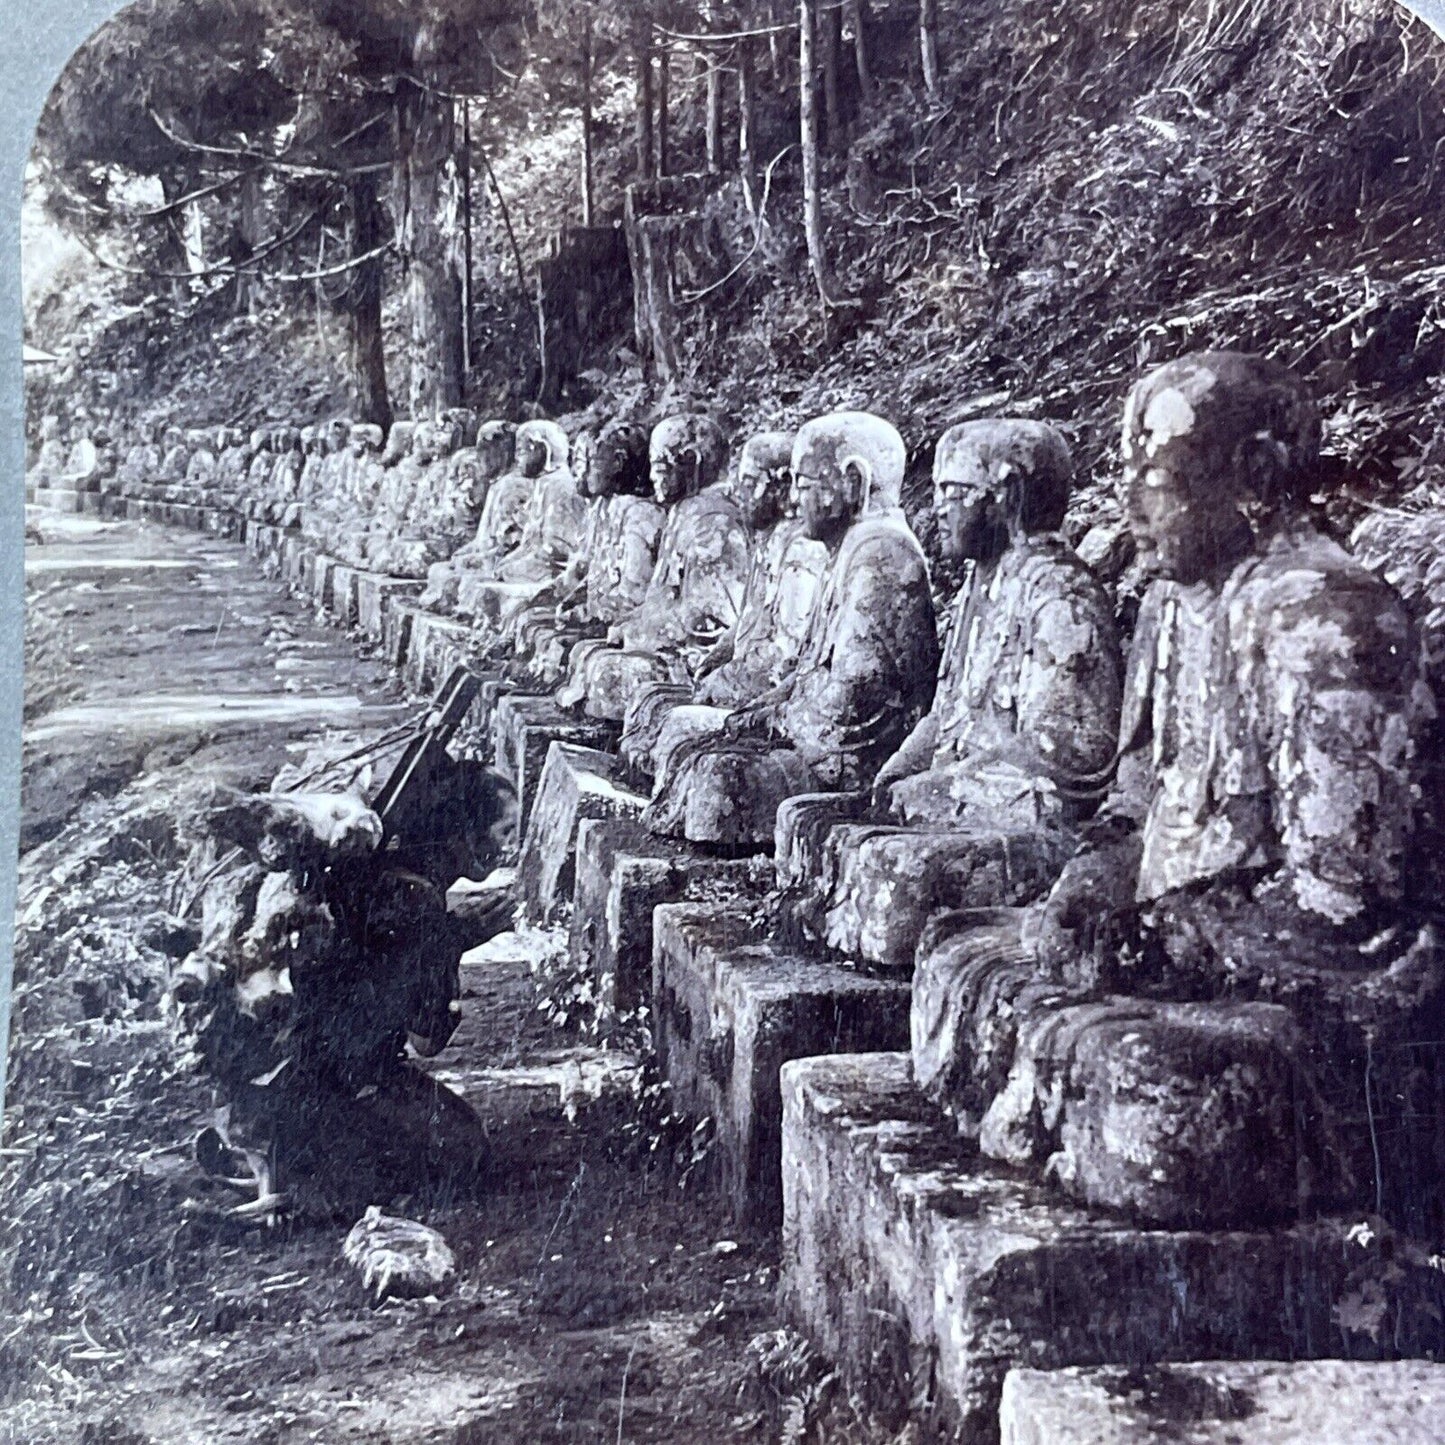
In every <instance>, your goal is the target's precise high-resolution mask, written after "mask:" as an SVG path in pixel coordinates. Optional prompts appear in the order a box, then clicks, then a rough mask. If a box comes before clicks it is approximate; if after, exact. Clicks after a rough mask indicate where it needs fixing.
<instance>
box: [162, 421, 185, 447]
mask: <svg viewBox="0 0 1445 1445" xmlns="http://www.w3.org/2000/svg"><path fill="white" fill-rule="evenodd" d="M163 442H164V446H165V449H166V450H167V451H174V450H175V448H176V447H183V446H185V444H186V435H185V433H184V432H183V431H182V430H181V429H180V427H178V426H168V427H167V428H166V433H165V437H164V439H163Z"/></svg>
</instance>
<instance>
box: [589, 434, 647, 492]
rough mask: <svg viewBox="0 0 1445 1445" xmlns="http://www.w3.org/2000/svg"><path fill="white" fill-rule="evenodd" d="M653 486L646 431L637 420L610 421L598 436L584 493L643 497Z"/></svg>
mask: <svg viewBox="0 0 1445 1445" xmlns="http://www.w3.org/2000/svg"><path fill="white" fill-rule="evenodd" d="M651 487H652V481H651V478H650V477H649V475H648V438H647V428H646V427H644V426H641V425H639V424H638V423H637V422H634V421H622V420H614V421H610V422H608V423H607V425H606V426H604V427H603V428H602V430H601V431H600V432H599V433H598V434H597V444H596V446H595V447H594V448H593V451H592V458H591V464H590V465H589V466H588V468H587V474H586V476H585V477H584V479H583V482H582V490H583V492H585V493H586V495H587V496H589V497H613V496H627V497H640V496H644V495H645V494H646V493H647V492H649V491H650V490H651Z"/></svg>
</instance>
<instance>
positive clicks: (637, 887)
mask: <svg viewBox="0 0 1445 1445" xmlns="http://www.w3.org/2000/svg"><path fill="white" fill-rule="evenodd" d="M772 874H773V862H772V859H771V858H768V857H766V856H759V855H753V856H750V857H746V858H717V857H714V856H713V855H711V854H708V853H703V852H701V851H699V850H698V849H697V848H693V847H691V846H690V845H688V844H686V843H679V842H676V841H675V840H673V839H671V838H659V837H657V835H656V834H654V833H652V832H650V831H649V830H648V829H647V828H645V827H644V826H643V825H642V824H641V823H637V822H633V821H631V820H630V819H597V820H588V821H586V822H584V823H582V825H581V826H580V828H579V829H578V831H577V882H576V885H575V887H574V889H573V894H572V898H573V905H572V934H571V941H570V942H571V951H572V956H573V957H574V958H576V959H579V960H585V961H586V962H587V963H588V964H589V966H590V968H591V971H592V977H593V978H594V979H595V980H596V982H597V991H598V997H599V998H600V999H601V1000H602V1001H603V1003H604V1004H606V1005H607V1006H608V1007H610V1008H613V1009H616V1010H619V1011H624V1010H629V1009H635V1008H636V1007H637V1006H638V1005H639V1004H641V1003H644V1002H646V1001H647V1000H649V999H650V998H651V997H652V953H653V932H652V924H653V909H655V908H656V907H657V906H658V904H660V903H690V904H709V903H723V902H737V903H739V904H747V903H751V902H753V901H755V900H758V899H761V898H762V897H763V895H764V894H765V893H766V892H767V890H768V888H769V887H770V886H771V884H772Z"/></svg>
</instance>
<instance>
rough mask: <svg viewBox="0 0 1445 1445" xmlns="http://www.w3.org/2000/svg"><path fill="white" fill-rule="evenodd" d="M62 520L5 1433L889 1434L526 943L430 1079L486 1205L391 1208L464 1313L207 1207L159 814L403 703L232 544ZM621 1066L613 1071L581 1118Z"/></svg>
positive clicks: (24, 1021)
mask: <svg viewBox="0 0 1445 1445" xmlns="http://www.w3.org/2000/svg"><path fill="white" fill-rule="evenodd" d="M50 525H51V527H52V529H53V530H52V537H53V539H54V540H51V541H49V542H47V544H46V545H44V546H41V547H35V548H32V549H31V559H30V563H29V564H28V566H27V581H28V587H29V591H30V602H31V616H32V621H31V627H30V658H31V665H30V670H29V673H28V676H27V691H28V699H27V722H28V735H27V740H26V749H25V807H26V830H27V831H26V846H27V850H28V851H27V853H26V855H25V858H24V859H23V862H22V869H21V902H20V910H19V916H20V925H19V930H18V948H17V966H18V976H17V990H16V1020H17V1022H16V1036H15V1041H14V1044H15V1047H14V1058H13V1062H12V1075H11V1077H12V1101H11V1107H10V1111H9V1113H8V1115H7V1119H6V1131H5V1138H4V1145H5V1149H4V1152H3V1157H0V1214H3V1217H4V1219H5V1221H6V1224H5V1239H4V1241H3V1245H4V1247H3V1249H0V1287H3V1289H4V1319H5V1323H3V1324H0V1441H4V1442H16V1445H20V1442H25V1445H35V1442H41V1441H75V1442H85V1445H102V1442H105V1445H140V1442H192V1441H194V1442H198V1445H199V1442H217V1441H237V1442H240V1441H246V1442H265V1445H271V1442H274V1445H283V1442H284V1445H289V1442H300V1441H333V1440H334V1441H376V1442H412V1441H417V1442H420V1441H437V1442H455V1445H479V1442H486V1441H518V1442H523V1441H541V1440H556V1441H584V1440H586V1441H601V1440H606V1441H620V1440H628V1441H670V1442H679V1445H680V1442H693V1441H699V1440H706V1439H727V1440H765V1439H774V1438H780V1437H781V1438H789V1439H802V1438H805V1436H804V1433H803V1432H805V1431H806V1432H807V1438H820V1437H819V1434H818V1433H817V1432H818V1430H819V1429H820V1428H822V1427H821V1426H820V1425H819V1424H818V1423H817V1422H818V1420H819V1416H820V1411H821V1409H822V1407H823V1406H824V1405H829V1404H830V1406H831V1408H830V1414H829V1423H828V1425H827V1429H826V1435H827V1438H829V1439H858V1440H865V1439H876V1438H886V1437H882V1436H879V1435H878V1434H877V1433H876V1432H874V1431H872V1430H870V1429H869V1428H868V1427H866V1426H865V1425H864V1423H863V1422H862V1421H860V1420H857V1419H855V1418H854V1417H853V1415H852V1414H851V1412H849V1411H847V1410H841V1411H840V1408H839V1404H838V1402H836V1401H832V1402H829V1400H828V1390H827V1385H826V1379H825V1377H824V1372H823V1371H822V1370H821V1368H820V1367H819V1366H818V1364H817V1362H816V1361H814V1360H812V1359H810V1358H809V1357H808V1356H807V1354H806V1352H804V1351H803V1350H801V1348H800V1346H799V1344H798V1342H797V1341H796V1340H794V1339H792V1338H791V1337H789V1336H787V1335H785V1334H782V1333H776V1330H777V1322H776V1320H775V1319H774V1317H773V1306H772V1300H773V1286H774V1283H775V1265H776V1262H775V1259H774V1257H773V1249H774V1246H773V1244H772V1242H771V1241H769V1240H749V1239H746V1238H738V1237H737V1236H736V1235H735V1234H734V1232H733V1230H732V1229H731V1228H730V1226H729V1225H728V1224H727V1223H726V1221H725V1220H724V1219H723V1218H721V1217H720V1215H719V1214H718V1212H717V1210H716V1206H715V1205H714V1204H713V1203H712V1202H711V1201H710V1199H709V1197H708V1196H707V1195H706V1194H705V1193H703V1192H701V1191H698V1190H696V1189H695V1188H685V1187H683V1184H682V1182H681V1181H682V1179H683V1177H684V1176H683V1175H682V1174H680V1173H679V1169H678V1161H677V1158H676V1157H675V1156H674V1151H673V1148H672V1141H671V1140H670V1139H669V1140H668V1141H667V1142H664V1140H663V1137H662V1135H661V1134H660V1133H655V1132H654V1133H649V1128H648V1126H647V1125H645V1124H644V1123H643V1122H642V1117H643V1116H642V1115H640V1114H639V1113H638V1111H637V1109H636V1107H635V1104H634V1102H633V1100H632V1097H631V1095H630V1094H629V1092H628V1087H627V1086H628V1084H629V1081H630V1080H632V1079H634V1078H635V1077H636V1074H635V1070H632V1069H631V1065H632V1064H633V1062H634V1061H632V1060H629V1059H625V1058H624V1059H618V1058H617V1057H615V1056H614V1057H609V1056H607V1055H606V1054H605V1053H599V1052H598V1051H597V1050H595V1049H585V1048H584V1049H581V1050H580V1051H579V1048H578V1040H577V1039H575V1038H572V1037H569V1036H567V1035H565V1034H561V1033H559V1032H557V1031H556V1030H553V1029H551V1028H549V1027H548V1026H547V1024H546V1022H545V1020H544V1019H542V1018H541V1016H540V1015H539V1014H538V1012H537V1010H536V1007H535V1002H536V1001H535V998H534V996H533V976H532V972H531V968H530V960H531V958H532V957H533V956H534V955H535V953H536V950H537V943H538V941H537V940H535V939H531V940H518V939H513V938H511V937H510V936H508V937H507V938H504V939H503V940H498V942H497V943H496V944H494V945H492V946H491V947H490V948H489V949H488V950H486V951H485V952H484V953H483V954H482V955H480V956H478V957H476V958H474V959H472V960H470V961H469V962H468V964H467V965H466V966H465V980H466V997H465V999H464V1010H465V1012H464V1020H463V1026H462V1028H461V1030H460V1031H459V1033H458V1035H457V1039H456V1041H455V1042H454V1045H453V1047H451V1048H449V1049H448V1050H447V1051H446V1052H445V1053H444V1054H443V1055H442V1057H441V1058H440V1059H438V1060H437V1061H436V1064H435V1068H436V1071H437V1073H438V1074H439V1076H440V1077H442V1078H443V1079H445V1080H447V1081H449V1082H451V1083H452V1084H453V1085H454V1086H455V1087H457V1088H458V1089H459V1090H460V1091H462V1092H463V1093H464V1095H465V1096H466V1097H467V1098H468V1099H469V1101H470V1102H472V1103H473V1104H474V1106H476V1107H477V1109H478V1111H479V1112H480V1113H481V1114H482V1116H483V1118H484V1120H485V1121H486V1123H487V1126H488V1130H489V1134H490V1138H491V1141H492V1146H493V1154H492V1157H491V1160H490V1166H489V1170H488V1175H487V1182H486V1186H485V1188H484V1189H483V1190H482V1191H481V1193H480V1194H479V1195H478V1197H476V1198H466V1199H455V1198H453V1199H426V1198H410V1199H405V1200H391V1201H377V1202H378V1203H384V1204H387V1205H388V1206H389V1207H391V1208H392V1209H393V1210H395V1211H402V1212H405V1213H407V1214H408V1215H409V1216H410V1217H413V1218H420V1219H424V1220H425V1221H427V1222H428V1223H431V1224H433V1225H434V1226H436V1227H437V1228H439V1229H441V1230H442V1232H443V1233H444V1234H445V1235H446V1237H447V1239H448V1240H449V1242H450V1243H451V1245H452V1247H453V1249H454V1250H455V1252H456V1254H457V1258H458V1264H459V1281H460V1282H459V1284H458V1287H457V1288H456V1289H455V1291H454V1292H453V1293H452V1294H450V1295H449V1296H448V1297H447V1298H445V1299H443V1300H441V1301H421V1302H412V1303H404V1304H403V1303H395V1304H386V1305H383V1306H381V1307H374V1306H373V1305H372V1304H371V1303H370V1302H369V1301H368V1300H367V1299H366V1298H365V1297H364V1296H363V1294H362V1291H361V1288H360V1285H359V1284H358V1283H357V1282H356V1281H355V1280H354V1279H353V1278H352V1277H351V1276H350V1274H349V1273H348V1272H347V1271H346V1269H345V1268H344V1266H343V1265H342V1263H341V1260H340V1257H339V1250H340V1244H341V1240H342V1238H343V1237H344V1235H345V1232H346V1229H347V1227H348V1225H349V1223H350V1221H349V1220H344V1219H340V1220H334V1221H329V1222H326V1223H319V1224H318V1223H309V1224H300V1223H291V1224H281V1225H278V1226H276V1227H274V1228H271V1229H266V1228H263V1227H253V1228H238V1227H234V1226H232V1227H229V1228H219V1227H216V1226H214V1225H213V1224H209V1223H205V1222H204V1221H203V1220H202V1219H200V1218H198V1217H197V1215H196V1213H195V1204H196V1200H195V1197H194V1195H195V1173H196V1171H195V1170H194V1167H193V1165H192V1164H191V1162H190V1145H189V1141H190V1140H191V1139H192V1138H193V1137H194V1135H195V1132H196V1130H197V1129H198V1128H199V1127H200V1126H201V1125H202V1124H204V1123H205V1122H207V1120H208V1119H209V1117H210V1111H211V1108H212V1103H213V1101H212V1100H211V1098H210V1096H209V1092H208V1090H207V1087H206V1084H205V1081H204V1079H203V1078H202V1077H200V1076H199V1075H198V1073H197V1072H196V1071H195V1069H194V1068H193V1067H192V1066H191V1064H190V1062H189V1061H188V1060H186V1059H184V1058H181V1057H178V1055H177V1049H176V1046H175V1043H174V1039H173V1035H172V1032H171V1026H170V1020H169V1016H168V1013H167V1009H166V1006H165V994H164V981H165V976H166V971H167V969H168V967H169V966H170V965H171V962H172V959H171V957H170V956H169V953H168V950H171V951H173V949H172V944H171V941H170V939H169V938H168V936H167V931H166V930H167V925H166V922H165V916H166V915H165V910H166V908H167V906H168V904H169V902H170V893H171V889H172V887H173V884H174V880H175V876H176V873H177V870H178V868H179V866H180V856H181V851H180V850H181V845H180V842H179V840H178V839H177V838H176V836H175V831H174V824H173V821H172V820H173V818H174V815H175V813H176V811H177V809H178V808H180V807H182V806H183V805H184V801H185V799H186V798H187V797H189V796H190V795H191V794H192V793H194V792H195V790H197V789H199V788H201V787H202V786H203V785H204V784H205V783H206V782H207V781H208V780H210V779H213V778H217V777H223V778H225V779H226V780H228V781H231V782H236V783H243V784H247V783H248V784H252V785H255V784H260V783H262V782H264V781H265V780H267V779H269V777H270V776H271V775H272V774H273V773H274V772H275V771H276V769H277V768H278V767H279V766H281V765H282V764H283V763H285V762H287V761H294V760H295V759H296V758H298V757H299V756H300V755H301V754H302V752H303V751H304V750H305V749H307V748H308V747H310V746H312V745H313V744H315V743H316V742H317V741H318V740H319V739H322V738H324V737H327V736H332V737H334V736H335V735H336V734H337V733H338V731H339V732H342V733H344V734H346V735H347V736H348V738H352V737H354V738H356V739H365V738H367V737H369V736H372V735H374V734H376V733H378V732H380V731H382V730H384V729H385V728H387V727H388V726H392V725H394V724H395V723H396V721H397V719H398V717H399V716H402V715H403V714H402V713H400V712H399V710H398V706H397V704H398V699H397V698H395V697H394V696H393V695H391V694H389V693H388V691H387V686H388V684H387V680H386V677H385V674H384V672H383V670H382V669H381V668H380V667H379V666H378V665H376V664H375V663H372V662H370V661H367V660H365V659H359V658H358V657H357V655H356V652H355V651H354V649H353V647H352V646H351V645H350V644H349V643H347V642H346V641H345V639H343V638H341V637H339V636H338V635H337V634H336V633H335V632H332V631H329V630H326V629H323V628H321V627H318V626H317V625H316V624H315V622H314V620H313V619H311V618H309V617H308V616H307V615H306V613H305V611H304V610H303V609H302V608H301V607H300V606H299V605H298V604H296V603H294V602H291V601H288V600H286V599H284V598H283V597H282V596H281V595H280V591H279V588H278V587H277V585H276V584H275V583H273V582H271V581H269V580H267V579H266V578H264V577H263V576H262V575H261V574H260V572H259V571H258V570H257V568H256V567H255V565H254V563H253V562H252V561H251V560H250V559H249V558H248V557H247V556H246V555H245V554H244V553H243V551H242V550H241V549H240V548H238V547H234V546H230V545H228V544H225V543H218V542H215V541H208V540H205V539H200V538H196V537H194V536H190V535H187V534H171V533H167V532H164V531H158V530H154V529H140V528H137V527H134V526H129V525H127V526H121V527H113V528H98V527H95V526H94V525H91V524H86V523H79V522H72V523H70V524H69V525H68V526H65V527H64V528H63V530H62V529H61V528H59V527H57V526H55V524H53V523H52V524H50ZM603 1075H605V1076H606V1077H607V1078H608V1080H610V1082H611V1084H612V1085H619V1081H620V1086H618V1087H609V1088H605V1089H604V1090H603V1091H602V1097H601V1099H600V1101H598V1102H589V1100H588V1097H587V1096H588V1092H589V1090H588V1084H589V1082H593V1081H595V1079H596V1078H597V1077H599V1076H603ZM569 1091H570V1093H569ZM569 1097H570V1099H571V1104H572V1106H573V1107H572V1108H571V1109H569V1108H568V1107H566V1103H567V1101H568V1099H569ZM578 1098H580V1099H581V1101H582V1102H581V1105H580V1112H578V1103H577V1101H578ZM574 1115H575V1119H574V1117H571V1116H574ZM820 1378H821V1379H823V1383H822V1384H821V1386H820Z"/></svg>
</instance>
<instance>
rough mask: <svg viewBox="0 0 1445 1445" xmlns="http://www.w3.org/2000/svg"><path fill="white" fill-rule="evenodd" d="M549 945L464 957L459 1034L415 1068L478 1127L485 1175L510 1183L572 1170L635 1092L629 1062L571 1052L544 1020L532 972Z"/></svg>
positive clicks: (612, 1055) (492, 946) (517, 942)
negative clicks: (486, 1155) (455, 1099)
mask: <svg viewBox="0 0 1445 1445" xmlns="http://www.w3.org/2000/svg"><path fill="white" fill-rule="evenodd" d="M549 945H550V940H549V939H548V938H547V937H546V936H545V935H538V934H531V935H522V934H515V933H504V934H501V935H499V936H498V937H497V938H494V939H492V940H491V941H490V942H489V943H487V944H485V945H483V946H482V947H481V948H477V949H474V950H472V952H470V953H468V954H465V955H464V956H463V958H462V961H461V968H460V973H461V999H460V1005H461V1022H460V1023H459V1025H458V1027H457V1031H456V1033H455V1034H453V1036H452V1038H451V1041H450V1042H449V1043H448V1045H447V1047H446V1048H445V1049H443V1050H442V1052H441V1053H440V1054H439V1055H438V1056H437V1057H436V1058H434V1059H422V1060H417V1062H418V1064H419V1065H420V1067H422V1068H423V1069H424V1070H425V1071H426V1072H427V1073H429V1074H430V1075H431V1077H432V1078H434V1079H435V1080H436V1081H437V1082H438V1083H440V1084H444V1085H445V1086H446V1087H447V1088H449V1089H451V1090H452V1092H454V1093H455V1094H457V1095H459V1096H460V1097H461V1098H462V1099H463V1100H465V1102H466V1103H467V1105H468V1106H469V1107H470V1108H471V1109H472V1110H473V1112H474V1113H475V1114H476V1115H477V1116H478V1117H479V1118H480V1119H481V1120H482V1123H483V1125H484V1126H485V1128H486V1131H487V1136H488V1140H489V1152H490V1155H491V1168H492V1170H493V1171H494V1173H497V1174H499V1175H501V1174H506V1175H507V1176H508V1178H507V1181H506V1182H509V1183H515V1179H516V1178H518V1177H523V1176H525V1175H529V1174H534V1173H536V1172H538V1171H544V1170H547V1169H552V1168H555V1169H563V1168H570V1167H572V1166H573V1165H574V1164H575V1160H576V1158H577V1156H578V1155H579V1153H581V1152H582V1151H583V1150H584V1149H585V1148H588V1147H592V1148H595V1147H596V1145H597V1141H598V1140H599V1139H600V1138H602V1137H604V1136H607V1135H611V1134H615V1133H616V1132H617V1130H618V1129H619V1128H620V1126H621V1125H622V1123H623V1122H624V1121H625V1119H626V1118H627V1117H628V1116H629V1115H630V1114H631V1113H632V1112H633V1111H634V1110H635V1108H636V1101H637V1096H638V1093H639V1091H640V1089H641V1086H642V1066H641V1063H640V1061H639V1060H638V1059H637V1058H636V1057H635V1056H634V1055H632V1054H630V1053H627V1052H625V1051H623V1050H617V1049H601V1048H594V1047H591V1046H588V1045H584V1044H580V1043H577V1042H575V1041H573V1040H571V1039H569V1038H568V1037H566V1036H565V1035H562V1034H560V1032H558V1031H556V1030H554V1029H551V1028H549V1026H548V1025H547V1024H546V1022H545V1020H544V1019H542V1016H541V1015H540V1014H539V1012H538V1009H537V991H536V983H535V975H534V972H533V968H534V965H535V964H536V962H537V960H538V957H539V952H540V950H543V949H545V948H546V947H548V946H549ZM498 1182H499V1183H501V1182H503V1181H502V1180H501V1179H500V1178H499V1180H498Z"/></svg>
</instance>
